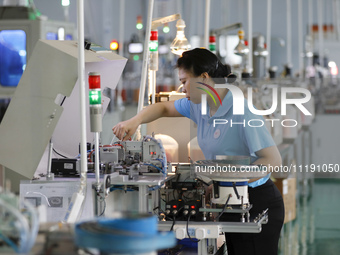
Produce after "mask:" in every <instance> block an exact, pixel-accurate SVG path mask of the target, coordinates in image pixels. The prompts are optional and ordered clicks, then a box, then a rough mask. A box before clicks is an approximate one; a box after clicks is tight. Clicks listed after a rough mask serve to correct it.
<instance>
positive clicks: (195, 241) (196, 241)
mask: <svg viewBox="0 0 340 255" xmlns="http://www.w3.org/2000/svg"><path fill="white" fill-rule="evenodd" d="M190 217H191V214H190V215H189V217H188V220H187V235H188V237H189V239H190V241H191V242H194V243H198V242H199V241H200V240H194V239H192V238H191V236H190V234H189V221H190Z"/></svg>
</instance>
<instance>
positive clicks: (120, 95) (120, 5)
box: [117, 0, 125, 107]
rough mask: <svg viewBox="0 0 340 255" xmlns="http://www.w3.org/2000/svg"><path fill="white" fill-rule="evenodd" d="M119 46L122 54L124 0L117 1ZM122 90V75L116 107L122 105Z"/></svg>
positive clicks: (121, 54)
mask: <svg viewBox="0 0 340 255" xmlns="http://www.w3.org/2000/svg"><path fill="white" fill-rule="evenodd" d="M119 9H120V10H119V48H118V54H119V55H120V56H123V55H124V25H125V0H120V2H119ZM122 90H123V80H122V77H121V78H120V79H119V82H118V89H117V93H118V95H117V105H118V107H120V106H122V104H123V99H122Z"/></svg>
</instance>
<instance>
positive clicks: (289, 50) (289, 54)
mask: <svg viewBox="0 0 340 255" xmlns="http://www.w3.org/2000/svg"><path fill="white" fill-rule="evenodd" d="M291 19H292V15H291V0H287V20H286V22H287V64H288V66H291V65H292V32H291V31H292V29H291V26H292V23H291Z"/></svg>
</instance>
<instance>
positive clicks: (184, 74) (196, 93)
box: [178, 68, 202, 104]
mask: <svg viewBox="0 0 340 255" xmlns="http://www.w3.org/2000/svg"><path fill="white" fill-rule="evenodd" d="M178 77H179V80H180V82H181V83H182V85H183V88H182V92H183V93H185V96H186V98H188V99H189V100H190V101H191V102H193V103H194V104H199V103H201V94H202V92H201V90H199V89H196V87H200V86H202V85H200V84H198V83H197V82H202V78H201V77H194V75H193V74H192V73H191V72H188V71H186V70H184V69H182V68H179V69H178ZM190 86H191V88H190Z"/></svg>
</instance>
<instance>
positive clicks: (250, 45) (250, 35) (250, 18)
mask: <svg viewBox="0 0 340 255" xmlns="http://www.w3.org/2000/svg"><path fill="white" fill-rule="evenodd" d="M252 21H253V0H248V48H249V54H248V62H249V63H248V65H249V73H250V76H251V75H252V73H253V23H252Z"/></svg>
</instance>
